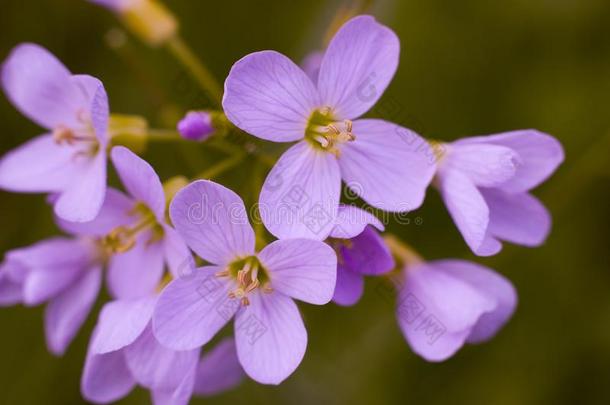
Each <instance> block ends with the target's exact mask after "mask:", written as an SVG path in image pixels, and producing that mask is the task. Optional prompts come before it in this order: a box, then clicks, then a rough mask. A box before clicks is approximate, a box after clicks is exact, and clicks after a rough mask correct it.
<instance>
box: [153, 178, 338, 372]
mask: <svg viewBox="0 0 610 405" xmlns="http://www.w3.org/2000/svg"><path fill="white" fill-rule="evenodd" d="M170 216H171V219H172V222H173V223H174V225H175V226H176V229H177V230H178V232H179V233H180V234H181V235H182V236H183V237H184V239H185V241H186V242H187V244H188V245H189V246H190V248H191V249H193V250H194V251H195V252H196V253H197V254H198V255H199V256H200V257H201V258H203V259H205V260H206V261H207V262H209V263H211V265H209V266H206V267H202V268H198V269H193V271H192V274H190V275H189V276H188V277H182V278H179V279H176V280H174V281H172V282H171V283H170V284H169V285H168V286H167V287H166V288H165V289H164V290H163V292H162V293H161V296H160V297H159V300H158V303H157V307H156V308H155V312H154V315H153V329H154V333H155V336H156V337H157V339H159V341H160V342H161V343H162V344H163V345H165V346H167V347H169V348H172V349H174V350H192V349H194V348H197V347H200V346H201V345H203V344H205V343H207V342H208V341H210V339H212V338H213V337H214V335H216V333H217V332H218V331H219V330H220V329H221V328H222V327H223V326H224V325H225V324H226V323H227V322H229V321H230V320H231V318H233V316H235V339H236V345H237V355H238V358H239V361H240V363H241V365H242V366H243V368H244V370H245V371H246V373H247V374H248V375H249V376H250V377H251V378H253V379H254V380H256V381H258V382H260V383H264V384H279V383H280V382H282V381H283V380H284V379H285V378H287V377H288V376H289V375H290V374H291V373H292V372H293V371H294V370H295V369H296V368H297V367H298V365H299V364H300V362H301V360H302V358H303V355H304V354H305V348H306V346H307V332H306V330H305V326H304V325H303V320H302V318H301V315H300V314H299V310H298V308H297V306H296V304H295V303H294V301H293V299H298V300H301V301H305V302H308V303H311V304H317V305H322V304H326V303H328V302H329V301H330V300H331V298H332V296H333V292H334V289H335V281H336V273H337V271H336V268H337V260H336V256H335V253H334V252H333V250H332V249H331V248H330V247H329V246H328V245H326V244H325V243H323V242H320V241H315V240H309V239H288V240H279V241H275V242H273V243H271V244H269V245H267V246H266V247H265V248H264V249H262V250H261V251H260V252H258V253H256V252H255V237H254V230H253V229H252V227H251V226H250V224H249V223H248V217H247V215H246V209H245V207H244V204H243V201H242V200H241V198H239V196H238V195H237V194H235V193H234V192H232V191H231V190H229V189H227V188H225V187H223V186H221V185H219V184H216V183H213V182H211V181H205V180H200V181H196V182H194V183H192V184H190V185H189V186H187V187H186V188H184V189H182V190H181V191H180V192H178V194H177V195H176V197H174V200H173V201H172V203H171V206H170Z"/></svg>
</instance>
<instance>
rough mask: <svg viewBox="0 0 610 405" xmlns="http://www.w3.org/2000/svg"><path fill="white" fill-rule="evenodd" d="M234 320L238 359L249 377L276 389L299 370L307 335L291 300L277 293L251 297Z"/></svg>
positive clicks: (252, 295)
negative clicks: (248, 303) (276, 386)
mask: <svg viewBox="0 0 610 405" xmlns="http://www.w3.org/2000/svg"><path fill="white" fill-rule="evenodd" d="M249 298H250V305H249V306H247V307H243V308H242V309H241V310H240V311H239V312H238V313H237V315H236V318H235V342H236V345H237V357H238V358H239V362H240V363H241V365H242V366H243V368H244V370H245V371H246V374H248V376H250V378H252V379H253V380H255V381H257V382H259V383H261V384H274V385H277V384H279V383H281V382H282V381H284V380H285V379H286V378H288V376H290V374H292V373H293V372H294V370H296V368H297V367H298V366H299V364H300V363H301V360H302V359H303V356H304V355H305V349H306V348H307V331H306V330H305V326H304V325H303V319H302V318H301V314H300V313H299V309H298V308H297V306H296V304H295V303H294V301H292V299H291V298H290V297H287V296H286V295H284V294H281V293H278V292H274V293H271V294H263V293H254V294H250V295H249Z"/></svg>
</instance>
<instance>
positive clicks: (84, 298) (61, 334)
mask: <svg viewBox="0 0 610 405" xmlns="http://www.w3.org/2000/svg"><path fill="white" fill-rule="evenodd" d="M101 273H102V269H101V267H94V268H91V269H89V270H87V271H86V273H85V274H84V275H83V276H82V277H81V278H80V279H79V280H78V281H77V282H76V283H75V284H73V285H72V286H71V287H70V288H69V289H67V290H66V291H64V292H63V293H61V294H60V295H58V296H57V297H55V298H54V299H53V300H52V301H51V302H50V303H49V305H48V306H47V308H46V310H45V317H44V324H45V334H46V338H47V346H48V347H49V350H50V351H51V352H52V353H54V354H56V355H62V354H63V353H64V352H65V350H66V348H67V347H68V345H69V344H70V342H71V341H72V339H74V337H75V336H76V333H77V332H78V330H79V329H80V327H81V326H82V325H83V323H84V322H85V319H86V318H87V315H89V311H90V310H91V307H92V306H93V304H94V302H95V299H96V298H97V294H98V292H99V290H100V284H101V278H102V275H101Z"/></svg>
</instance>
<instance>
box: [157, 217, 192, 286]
mask: <svg viewBox="0 0 610 405" xmlns="http://www.w3.org/2000/svg"><path fill="white" fill-rule="evenodd" d="M163 231H164V232H165V235H164V236H163V253H164V255H165V262H166V264H167V267H168V268H169V271H170V272H171V273H172V275H173V276H174V278H178V277H182V276H184V275H185V274H187V273H189V272H190V271H191V269H192V268H193V267H194V262H195V260H194V259H193V254H192V253H191V251H190V250H189V248H188V246H187V245H186V242H184V239H182V236H180V234H179V233H178V232H176V230H175V229H174V228H172V227H171V226H169V225H165V224H164V225H163Z"/></svg>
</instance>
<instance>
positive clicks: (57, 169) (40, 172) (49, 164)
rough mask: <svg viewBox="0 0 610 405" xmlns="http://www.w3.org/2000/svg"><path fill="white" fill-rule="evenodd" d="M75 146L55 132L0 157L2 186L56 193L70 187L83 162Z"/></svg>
mask: <svg viewBox="0 0 610 405" xmlns="http://www.w3.org/2000/svg"><path fill="white" fill-rule="evenodd" d="M74 153H75V152H74V149H72V148H69V147H66V146H65V145H58V144H57V143H56V142H55V141H54V140H53V136H52V135H42V136H39V137H36V138H34V139H32V140H30V141H28V142H26V143H24V144H23V145H21V146H19V147H17V148H16V149H13V150H12V151H10V152H9V153H7V154H6V155H5V156H4V157H3V158H2V160H0V188H2V189H4V190H9V191H15V192H26V193H29V192H57V191H62V190H64V189H65V188H66V187H68V186H69V185H70V184H71V183H72V182H73V181H74V179H75V178H76V177H77V174H78V173H79V171H80V170H81V169H82V167H83V165H82V164H81V162H80V161H78V160H75V159H74Z"/></svg>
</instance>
